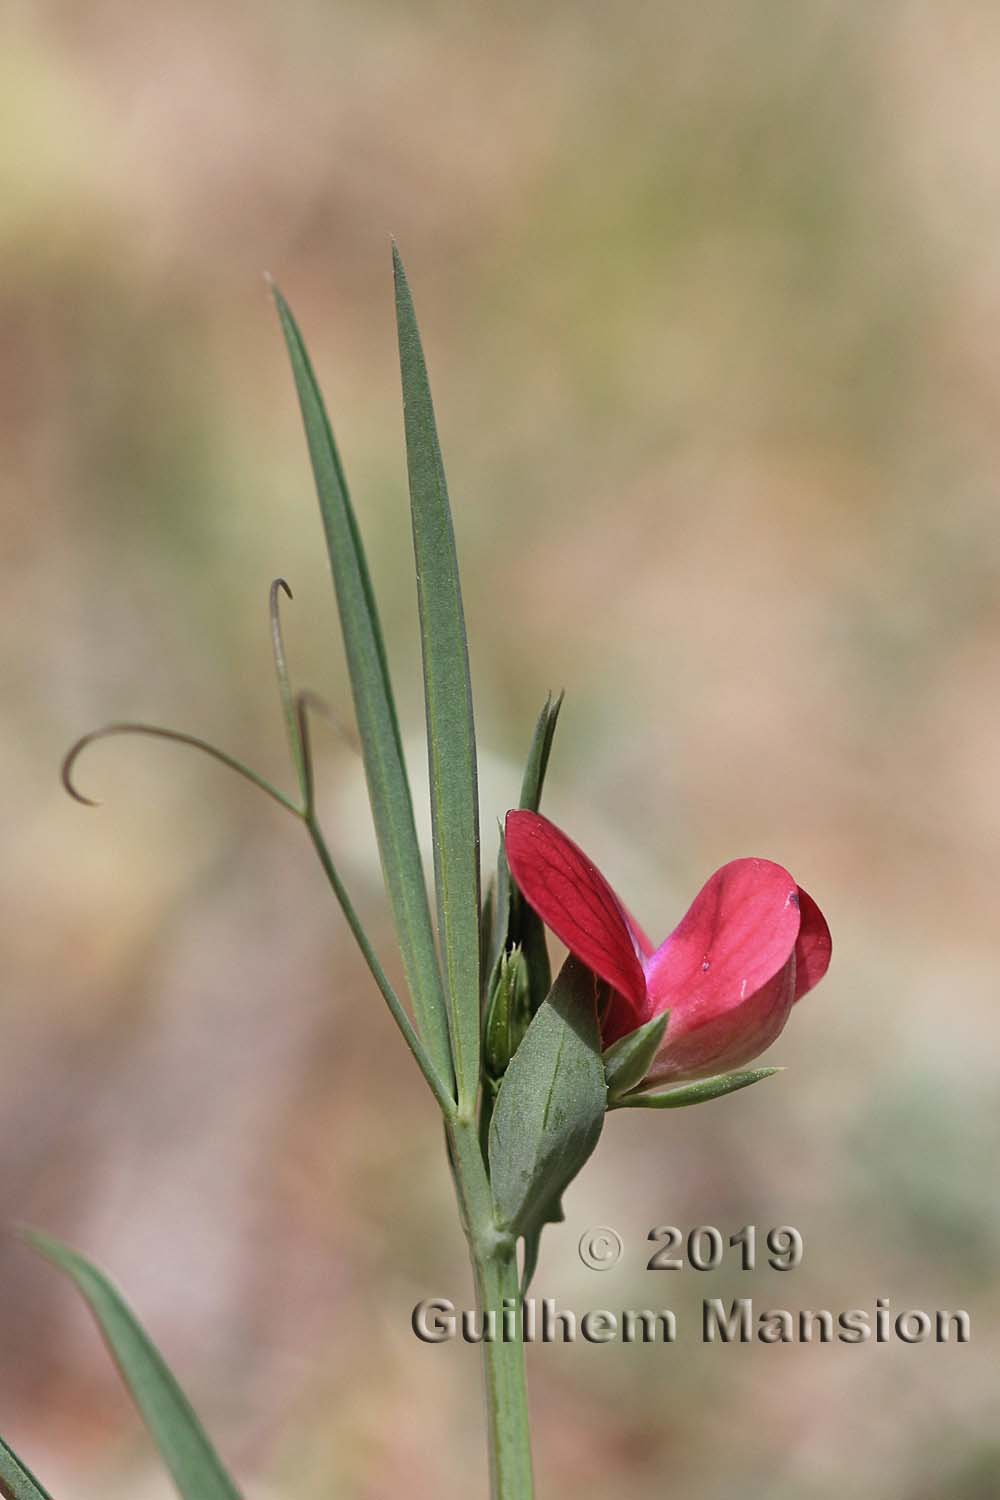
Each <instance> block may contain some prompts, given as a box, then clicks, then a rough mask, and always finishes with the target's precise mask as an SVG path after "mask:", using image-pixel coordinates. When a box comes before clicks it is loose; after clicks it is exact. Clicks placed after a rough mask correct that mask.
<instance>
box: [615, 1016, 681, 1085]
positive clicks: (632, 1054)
mask: <svg viewBox="0 0 1000 1500" xmlns="http://www.w3.org/2000/svg"><path fill="white" fill-rule="evenodd" d="M669 1019H670V1012H669V1011H668V1010H667V1011H664V1012H663V1014H662V1015H660V1016H654V1017H653V1019H652V1020H651V1021H647V1022H646V1024H645V1025H644V1026H640V1027H639V1028H638V1029H637V1030H636V1031H630V1032H629V1033H628V1035H627V1036H623V1037H619V1038H618V1041H617V1042H614V1043H613V1044H612V1045H611V1046H610V1047H609V1048H608V1050H607V1051H606V1052H605V1054H604V1073H605V1077H606V1078H607V1080H608V1108H609V1109H610V1108H611V1106H612V1105H613V1104H614V1103H615V1101H616V1100H618V1099H620V1098H621V1096H622V1095H623V1094H627V1093H628V1091H629V1089H634V1088H636V1087H638V1085H639V1084H640V1083H641V1082H642V1080H643V1079H644V1078H645V1076H646V1074H647V1073H648V1072H649V1069H650V1067H651V1065H652V1062H653V1058H654V1057H655V1056H656V1054H657V1052H659V1050H660V1046H661V1044H662V1042H663V1036H664V1033H665V1032H666V1029H667V1022H668V1021H669Z"/></svg>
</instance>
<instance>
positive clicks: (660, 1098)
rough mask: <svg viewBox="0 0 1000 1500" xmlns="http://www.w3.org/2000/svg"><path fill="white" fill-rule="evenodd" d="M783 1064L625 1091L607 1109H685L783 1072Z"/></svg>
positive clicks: (733, 1092)
mask: <svg viewBox="0 0 1000 1500" xmlns="http://www.w3.org/2000/svg"><path fill="white" fill-rule="evenodd" d="M784 1071H785V1070H784V1068H751V1069H749V1070H748V1071H746V1072H739V1073H722V1074H720V1075H719V1077H718V1078H700V1079H699V1080H698V1081H697V1083H685V1084H681V1086H680V1087H679V1088H675V1089H668V1090H667V1092H666V1093H664V1094H643V1093H637V1094H626V1095H625V1097H624V1098H622V1099H616V1100H615V1101H614V1103H613V1104H609V1105H608V1108H609V1109H686V1108H687V1107H688V1105H689V1104H704V1103H706V1102H707V1100H709V1099H721V1098H722V1097H723V1096H724V1095H725V1094H735V1093H736V1092H737V1090H738V1089H746V1088H749V1087H750V1085H751V1084H752V1083H760V1082H761V1080H762V1079H764V1078H770V1077H771V1076H772V1074H774V1073H783V1072H784Z"/></svg>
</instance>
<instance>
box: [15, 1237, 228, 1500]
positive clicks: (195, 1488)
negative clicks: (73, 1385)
mask: <svg viewBox="0 0 1000 1500" xmlns="http://www.w3.org/2000/svg"><path fill="white" fill-rule="evenodd" d="M22 1234H23V1236H24V1238H25V1239H26V1240H27V1242H28V1244H30V1245H32V1246H33V1247H34V1248H35V1249H36V1250H38V1251H39V1252H40V1253H41V1254H42V1255H44V1256H45V1258H46V1260H49V1261H51V1262H52V1264H53V1265H54V1266H56V1267H57V1268H58V1269H59V1270H60V1271H64V1272H65V1273H66V1275H67V1276H69V1278H70V1280H71V1281H73V1282H74V1284H75V1286H76V1288H77V1291H79V1292H80V1293H81V1295H82V1296H83V1299H84V1301H85V1302H86V1303H87V1305H88V1307H89V1308H90V1311H91V1312H92V1313H93V1315H94V1317H95V1318H96V1319H97V1325H98V1327H99V1328H100V1330H101V1333H102V1334H103V1335H104V1338H105V1340H106V1341H107V1344H108V1348H109V1349H110V1351H111V1355H112V1358H113V1359H114V1361H115V1364H116V1365H117V1366H118V1370H119V1373H120V1374H121V1377H122V1379H123V1380H124V1382H125V1384H126V1386H127V1387H128V1389H129V1391H130V1393H131V1395H132V1399H133V1400H134V1401H135V1404H136V1406H137V1407H138V1408H139V1412H140V1414H141V1416H142V1418H143V1421H144V1422H145V1424H146V1426H147V1428H148V1429H149V1433H150V1436H151V1437H152V1439H153V1441H154V1442H155V1443H156V1446H157V1447H158V1448H159V1450H160V1453H161V1454H162V1456H163V1460H164V1462H165V1464H166V1466H167V1468H168V1469H169V1470H170V1474H171V1476H172V1478H173V1481H174V1485H175V1486H176V1488H177V1491H178V1493H179V1494H180V1495H181V1496H182V1497H183V1500H240V1496H239V1491H238V1490H237V1488H236V1486H235V1485H234V1484H233V1482H232V1480H231V1479H230V1478H229V1475H228V1474H227V1473H226V1471H225V1469H224V1468H223V1466H222V1462H221V1460H220V1458H219V1456H218V1454H217V1453H216V1451H215V1449H214V1448H213V1447H212V1444H211V1442H210V1441H209V1439H208V1437H207V1436H206V1434H205V1432H204V1429H203V1428H202V1426H201V1423H200V1422H199V1421H198V1418H197V1417H196V1416H195V1414H194V1411H193V1409H192V1407H191V1405H190V1403H189V1401H188V1399H187V1397H186V1396H185V1395H184V1392H183V1391H182V1390H181V1388H180V1386H179V1385H178V1384H177V1381H176V1380H175V1378H174V1376H173V1375H172V1374H171V1372H170V1370H169V1369H168V1368H167V1366H166V1363H165V1362H164V1359H163V1356H162V1355H161V1354H160V1352H159V1350H158V1349H157V1348H156V1347H155V1345H154V1344H153V1342H152V1340H151V1339H150V1338H149V1336H148V1334H147V1333H146V1332H145V1330H144V1329H143V1328H142V1326H141V1325H140V1323H139V1322H138V1320H137V1319H136V1317H135V1314H134V1313H133V1312H132V1311H131V1309H130V1308H129V1307H128V1305H127V1304H126V1302H125V1301H124V1299H123V1298H122V1296H121V1294H120V1293H119V1292H118V1291H116V1289H115V1288H114V1287H113V1286H112V1285H111V1283H110V1282H109V1281H108V1279H107V1277H106V1276H104V1275H103V1273H102V1272H101V1271H99V1270H98V1269H97V1267H96V1266H93V1265H91V1263H90V1262H89V1261H88V1260H85V1259H84V1257H83V1256H82V1255H78V1254H77V1252H76V1251H75V1250H71V1249H70V1248H69V1246H68V1245H63V1244H60V1242H59V1241H58V1240H54V1239H51V1238H50V1237H49V1236H48V1235H45V1234H39V1233H38V1232H37V1230H30V1229H29V1230H22ZM18 1500H20V1497H18Z"/></svg>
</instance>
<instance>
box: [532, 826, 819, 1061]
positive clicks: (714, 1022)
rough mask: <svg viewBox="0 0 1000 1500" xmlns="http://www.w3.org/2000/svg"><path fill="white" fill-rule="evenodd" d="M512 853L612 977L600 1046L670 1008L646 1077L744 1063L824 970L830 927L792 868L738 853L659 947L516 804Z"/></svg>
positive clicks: (575, 851) (541, 898)
mask: <svg viewBox="0 0 1000 1500" xmlns="http://www.w3.org/2000/svg"><path fill="white" fill-rule="evenodd" d="M505 838H506V847H507V860H508V863H509V865H510V869H511V872H512V874H513V876H514V879H515V881H516V882H517V884H518V886H519V888H520V890H521V893H522V895H523V896H524V898H525V900H526V901H527V902H528V904H529V905H530V906H532V907H534V909H535V911H536V912H537V913H538V915H539V916H540V917H541V919H542V921H543V922H545V924H546V925H547V926H548V927H551V929H552V931H553V932H554V933H555V935H556V936H557V937H558V938H560V939H561V941H562V942H563V943H565V944H566V947H567V948H568V949H569V950H570V952H571V953H573V954H574V955H575V956H576V957H577V958H579V959H580V960H581V961H582V962H583V963H585V964H586V965H587V967H588V968H590V969H592V970H593V971H594V973H595V974H597V975H598V976H599V977H600V978H601V979H603V980H604V981H605V982H606V983H607V984H608V985H609V986H610V988H611V998H610V1003H609V1005H608V1006H607V1009H606V1010H605V1012H604V1014H603V1016H602V1020H601V1032H602V1038H603V1043H604V1046H605V1047H608V1046H610V1045H611V1043H612V1042H615V1041H617V1040H618V1039H619V1037H622V1036H626V1035H627V1034H628V1033H629V1032H630V1031H634V1030H635V1029H636V1027H638V1026H642V1025H643V1024H644V1023H645V1022H646V1021H650V1020H652V1019H653V1017H654V1016H658V1015H662V1014H663V1012H664V1011H666V1010H669V1012H670V1019H669V1021H668V1023H667V1031H666V1036H665V1037H664V1040H663V1045H662V1046H661V1048H660V1050H659V1052H658V1053H657V1055H656V1057H655V1059H654V1061H653V1064H652V1067H651V1068H650V1070H649V1072H648V1074H647V1076H646V1078H645V1079H644V1080H643V1087H645V1086H647V1085H648V1084H652V1083H679V1082H681V1081H682V1080H685V1079H693V1078H705V1077H710V1076H712V1075H714V1074H716V1073H724V1072H728V1071H729V1070H730V1069H732V1068H739V1067H742V1066H743V1065H744V1064H745V1063H748V1062H750V1061H751V1060H752V1059H753V1058H755V1057H757V1056H758V1055H759V1054H760V1053H761V1052H763V1051H764V1048H765V1047H769V1046H770V1045H771V1043H772V1042H773V1041H774V1040H775V1038H776V1037H777V1036H778V1035H779V1033H780V1032H781V1031H782V1029H783V1027H784V1025H785V1022H786V1021H787V1020H788V1017H789V1014H790V1012H791V1009H792V1006H793V1005H794V1003H795V1001H796V1000H798V999H799V998H800V997H801V996H802V995H804V994H805V993H806V991H807V990H811V989H812V987H813V985H814V984H818V983H819V981H820V980H821V979H822V978H823V975H824V974H825V973H826V970H827V966H828V965H829V962H830V949H831V943H830V930H829V928H828V927H827V925H826V921H825V919H824V917H823V914H822V912H821V911H820V909H819V907H818V906H817V905H816V903H815V901H813V899H812V897H811V896H808V895H807V894H806V892H805V891H804V890H802V888H801V886H798V885H796V883H795V881H794V880H793V879H792V877H791V875H789V873H788V871H787V870H785V869H782V867H781V865H776V864H773V863H772V862H771V861H770V860H768V859H734V860H732V861H731V862H730V863H729V864H728V865H723V866H722V869H721V870H716V872H715V874H714V875H713V876H712V877H711V878H710V879H709V880H708V881H707V882H706V884H705V885H704V886H702V888H701V890H700V891H699V892H698V895H697V896H696V897H695V899H694V901H693V902H692V904H691V907H690V909H689V911H688V913H687V915H686V916H685V917H683V918H682V919H681V921H680V922H679V923H678V925H677V926H676V927H675V928H674V930H673V932H672V933H671V934H670V936H669V937H668V938H667V940H666V942H664V943H661V945H660V947H659V948H654V947H653V945H652V943H651V942H650V941H649V939H648V938H647V937H646V935H645V933H644V932H643V931H642V928H641V927H640V926H639V925H638V923H637V922H636V921H635V920H634V919H633V918H632V917H631V916H630V915H629V913H628V912H627V911H626V909H625V907H624V906H623V905H622V903H621V901H620V900H619V899H618V897H617V896H616V895H615V893H614V891H613V890H612V889H611V887H610V885H609V884H608V882H607V881H606V880H605V879H604V876H603V875H602V874H601V872H600V871H599V870H598V869H597V867H596V866H595V865H593V864H592V863H591V861H590V860H589V859H588V858H587V856H586V855H585V854H584V852H583V850H582V849H579V848H578V847H577V845H576V844H574V843H573V841H572V839H569V838H567V837H566V835H565V834H564V833H563V832H562V831H561V830H560V829H558V828H557V827H556V826H555V824H554V823H550V822H549V820H548V818H543V817H541V816H540V815H539V814H538V813H532V812H520V811H517V812H509V813H508V814H507V821H506V828H505Z"/></svg>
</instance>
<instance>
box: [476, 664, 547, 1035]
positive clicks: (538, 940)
mask: <svg viewBox="0 0 1000 1500" xmlns="http://www.w3.org/2000/svg"><path fill="white" fill-rule="evenodd" d="M563 697H564V694H562V693H560V694H559V696H558V697H557V698H556V699H555V701H553V699H552V694H551V693H550V694H549V696H548V697H547V698H546V700H545V703H544V705H543V707H542V711H541V713H540V714H539V715H538V720H537V722H536V724H535V732H534V734H533V735H532V737H531V746H530V748H529V750H528V759H527V762H526V763H525V767H524V776H523V778H522V781H521V798H520V801H519V803H518V806H519V807H522V808H525V809H527V810H528V811H529V812H537V811H538V808H539V804H540V803H541V800H542V788H543V787H544V785H545V773H546V771H547V769H548V764H549V755H550V753H551V750H552V740H553V737H554V735H555V732H556V724H557V722H558V720H559V710H560V709H561V708H562V705H563ZM513 943H519V944H520V946H521V948H522V950H523V952H524V956H525V960H526V962H527V965H528V973H529V975H530V978H531V1009H532V1012H534V1011H536V1010H537V1009H538V1007H539V1006H540V1005H541V1003H542V1001H543V1000H544V999H545V996H546V995H547V994H548V992H549V990H550V989H551V988H552V969H551V967H550V965H549V953H548V948H547V947H546V943H545V927H544V925H543V923H542V919H541V917H539V916H538V915H537V914H536V913H535V912H534V911H532V909H531V907H530V906H528V905H527V903H526V902H524V901H522V900H521V899H520V896H519V895H518V893H517V891H516V890H515V889H514V887H513V885H512V882H511V878H510V869H509V868H508V865H507V855H506V852H505V850H504V842H503V829H502V828H501V831H500V851H499V854H498V855H497V876H496V898H495V903H494V925H493V941H492V944H491V947H490V983H489V988H490V990H492V988H493V985H494V984H495V982H496V972H497V965H498V964H499V962H500V955H501V954H502V952H503V950H504V948H505V947H510V946H511V945H512V944H513Z"/></svg>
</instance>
